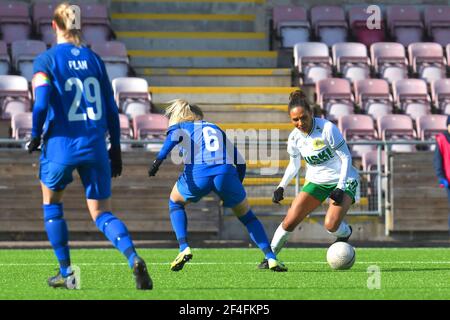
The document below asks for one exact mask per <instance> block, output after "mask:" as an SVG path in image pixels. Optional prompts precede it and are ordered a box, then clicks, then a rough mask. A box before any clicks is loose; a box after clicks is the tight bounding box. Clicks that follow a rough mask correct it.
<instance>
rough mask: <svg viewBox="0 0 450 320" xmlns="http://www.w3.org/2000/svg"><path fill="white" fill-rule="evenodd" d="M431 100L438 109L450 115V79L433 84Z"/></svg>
mask: <svg viewBox="0 0 450 320" xmlns="http://www.w3.org/2000/svg"><path fill="white" fill-rule="evenodd" d="M431 100H432V101H433V104H434V106H435V107H436V109H438V110H439V111H440V112H442V113H444V114H448V115H450V79H440V80H436V81H433V82H432V83H431Z"/></svg>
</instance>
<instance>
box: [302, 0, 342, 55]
mask: <svg viewBox="0 0 450 320" xmlns="http://www.w3.org/2000/svg"><path fill="white" fill-rule="evenodd" d="M310 15H311V24H312V28H313V29H314V33H315V35H316V37H318V38H319V39H320V41H321V42H324V43H326V44H327V45H328V46H330V47H331V46H332V45H333V44H336V43H339V42H345V41H346V40H347V29H348V26H347V20H346V19H345V12H344V9H343V8H342V7H340V6H314V7H312V8H311V10H310Z"/></svg>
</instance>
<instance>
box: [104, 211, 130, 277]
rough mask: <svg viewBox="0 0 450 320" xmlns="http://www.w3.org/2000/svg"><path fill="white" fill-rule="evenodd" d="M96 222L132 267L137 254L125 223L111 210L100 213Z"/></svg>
mask: <svg viewBox="0 0 450 320" xmlns="http://www.w3.org/2000/svg"><path fill="white" fill-rule="evenodd" d="M95 224H96V225H97V228H98V229H99V230H100V231H101V232H103V234H104V235H105V236H106V238H108V240H109V241H111V243H112V244H113V245H114V247H115V248H117V249H118V250H119V251H120V252H121V253H122V254H123V255H124V256H125V257H126V258H127V260H128V264H129V266H130V268H132V267H133V260H134V257H136V255H137V254H136V250H135V248H134V244H133V241H132V240H131V237H130V234H129V233H128V229H127V227H126V226H125V224H124V223H123V222H122V221H121V220H120V219H118V218H116V217H115V216H114V215H113V214H112V213H111V212H103V213H102V214H100V215H99V216H98V217H97V219H96V220H95Z"/></svg>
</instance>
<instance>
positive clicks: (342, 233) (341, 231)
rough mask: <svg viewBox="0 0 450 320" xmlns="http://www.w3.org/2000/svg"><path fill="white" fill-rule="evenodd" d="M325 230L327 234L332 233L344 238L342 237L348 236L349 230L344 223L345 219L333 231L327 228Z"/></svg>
mask: <svg viewBox="0 0 450 320" xmlns="http://www.w3.org/2000/svg"><path fill="white" fill-rule="evenodd" d="M327 232H328V233H329V234H332V235H333V236H335V237H336V238H344V237H348V236H349V235H350V233H351V230H350V228H349V226H348V224H347V223H345V221H342V222H341V224H340V226H339V228H338V229H337V230H336V231H335V232H330V231H328V230H327Z"/></svg>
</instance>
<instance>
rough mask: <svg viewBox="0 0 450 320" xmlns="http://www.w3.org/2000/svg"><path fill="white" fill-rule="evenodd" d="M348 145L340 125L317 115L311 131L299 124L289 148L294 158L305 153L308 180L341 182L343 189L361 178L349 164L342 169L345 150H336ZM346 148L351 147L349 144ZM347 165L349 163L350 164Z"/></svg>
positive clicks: (292, 133)
mask: <svg viewBox="0 0 450 320" xmlns="http://www.w3.org/2000/svg"><path fill="white" fill-rule="evenodd" d="M344 145H345V140H344V138H343V137H342V134H341V133H340V131H339V129H338V128H337V127H336V126H335V125H334V124H333V123H332V122H330V121H328V120H325V119H322V118H313V123H312V128H311V131H310V132H309V133H308V134H305V133H303V132H302V131H300V130H299V129H297V128H295V129H294V130H293V131H292V132H291V134H290V135H289V140H288V146H287V151H288V153H289V155H290V156H291V158H297V157H299V156H301V157H302V158H303V159H304V160H305V162H306V177H305V178H306V180H307V181H309V182H312V183H316V184H338V186H337V187H338V188H341V189H343V188H344V186H345V185H346V182H347V180H349V179H350V180H358V179H359V176H358V172H357V171H356V169H355V168H354V167H353V166H352V165H351V156H350V154H349V153H348V151H347V152H345V151H344V153H345V154H348V158H349V161H350V162H349V165H348V168H345V169H346V170H345V171H346V172H344V173H343V172H342V170H341V169H342V166H343V165H342V162H343V160H342V159H341V157H342V151H341V153H340V155H338V154H337V152H336V150H338V149H339V148H342V147H343V146H344ZM345 149H346V150H348V148H346V147H345ZM346 166H347V165H346Z"/></svg>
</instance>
